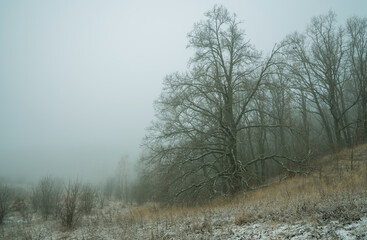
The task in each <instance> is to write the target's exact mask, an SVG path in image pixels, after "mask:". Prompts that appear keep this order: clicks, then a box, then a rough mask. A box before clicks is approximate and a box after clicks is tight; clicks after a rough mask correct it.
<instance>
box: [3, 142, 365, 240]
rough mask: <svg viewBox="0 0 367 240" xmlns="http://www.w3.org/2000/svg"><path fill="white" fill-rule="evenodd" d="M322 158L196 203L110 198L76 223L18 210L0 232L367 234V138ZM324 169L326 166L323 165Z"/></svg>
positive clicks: (47, 235) (21, 235)
mask: <svg viewBox="0 0 367 240" xmlns="http://www.w3.org/2000/svg"><path fill="white" fill-rule="evenodd" d="M351 153H352V152H351V149H347V150H344V151H342V152H340V153H338V154H336V155H330V156H326V157H324V158H322V159H321V160H319V161H318V166H317V167H318V168H317V169H315V171H313V173H312V174H311V175H308V176H296V177H293V178H289V179H287V180H284V181H282V182H279V183H273V184H271V185H270V186H268V187H264V188H261V189H258V190H256V191H250V192H245V193H242V194H239V195H238V196H236V197H235V198H232V199H216V200H214V201H212V202H211V203H210V204H206V205H200V206H191V207H178V206H170V207H162V206H159V205H158V204H156V203H147V204H145V205H143V206H139V207H137V206H131V205H127V204H124V203H122V202H118V201H106V204H105V206H104V207H103V208H94V209H93V210H92V212H91V213H90V214H89V215H84V216H83V217H82V218H81V219H80V220H79V222H78V223H77V224H76V225H75V226H74V227H73V228H72V229H67V228H65V227H63V225H62V224H61V223H60V221H59V220H58V219H57V218H56V217H53V218H49V219H48V220H47V221H46V220H44V218H42V216H41V215H40V214H39V213H35V212H32V210H30V208H27V210H26V212H22V213H19V212H16V211H13V212H12V213H11V214H10V215H9V216H7V217H6V218H5V219H4V224H3V225H2V226H0V239H367V145H362V146H359V147H358V148H356V149H354V150H353V159H354V161H353V170H351V161H350V160H351ZM320 169H321V170H320Z"/></svg>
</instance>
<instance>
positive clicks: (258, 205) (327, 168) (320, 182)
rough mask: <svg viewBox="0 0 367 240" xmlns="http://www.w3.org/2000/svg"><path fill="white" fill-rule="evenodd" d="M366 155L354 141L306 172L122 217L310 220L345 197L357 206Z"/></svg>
mask: <svg viewBox="0 0 367 240" xmlns="http://www.w3.org/2000/svg"><path fill="white" fill-rule="evenodd" d="M352 152H353V170H352V169H351V156H352ZM366 156H367V144H364V145H359V146H357V147H354V148H353V149H351V148H349V149H344V150H342V151H340V152H338V153H337V154H332V155H328V156H325V157H323V158H321V159H319V160H318V161H315V162H314V164H316V168H315V169H316V170H315V171H314V172H313V173H311V174H310V175H307V176H305V175H299V176H295V177H293V178H289V179H286V180H284V181H281V182H279V183H275V184H272V185H270V186H268V187H264V188H261V189H258V190H254V191H248V192H245V193H241V194H239V195H237V196H236V197H234V198H232V199H223V198H218V199H216V200H214V201H212V202H211V203H210V204H207V205H204V206H193V207H178V206H171V207H161V206H159V205H158V204H156V203H147V204H145V205H143V206H140V207H137V208H134V209H132V210H131V211H129V213H128V214H127V215H126V216H125V219H126V220H127V221H128V222H129V223H130V224H133V223H138V224H144V223H148V222H149V223H152V222H153V223H154V222H158V223H162V222H164V221H165V222H166V223H167V224H175V223H177V222H182V221H190V222H194V223H195V224H192V228H195V229H196V228H198V227H202V226H201V225H200V226H197V223H198V222H202V221H203V219H206V217H205V216H212V215H213V214H212V213H215V212H226V213H227V214H234V221H235V223H236V224H238V225H242V224H246V223H248V222H252V221H256V220H261V219H264V218H266V219H267V220H273V221H287V220H292V219H296V218H298V217H300V216H303V215H304V216H306V217H307V218H308V219H309V220H311V221H316V220H318V219H319V218H320V212H321V213H322V212H323V210H322V209H323V208H324V207H331V209H333V207H335V208H338V207H339V206H340V205H343V206H344V203H345V202H346V201H347V202H348V201H349V203H348V204H352V205H353V204H357V203H356V202H355V199H356V198H357V197H358V196H360V195H363V194H364V195H365V194H366V190H367V157H366ZM353 201H354V202H353ZM348 206H349V205H348ZM366 209H367V207H366ZM324 215H325V214H324ZM324 215H323V216H324ZM324 217H325V216H324ZM188 219H189V220H188ZM199 219H201V220H200V221H199ZM206 224H208V223H207V222H206ZM195 229H194V230H195Z"/></svg>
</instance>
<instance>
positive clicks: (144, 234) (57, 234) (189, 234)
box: [0, 202, 367, 240]
mask: <svg viewBox="0 0 367 240" xmlns="http://www.w3.org/2000/svg"><path fill="white" fill-rule="evenodd" d="M134 208H135V207H132V206H130V207H126V206H124V205H123V204H122V203H119V202H110V203H109V204H108V206H106V207H104V209H95V210H94V212H93V213H92V214H91V215H89V216H84V217H82V218H81V219H80V221H79V223H78V224H77V225H76V226H75V228H74V229H71V230H70V229H65V228H63V227H62V225H61V224H60V222H59V221H58V220H57V219H55V218H50V219H49V220H44V219H42V217H41V216H39V215H38V214H37V213H32V214H31V213H29V215H28V217H24V216H23V217H22V216H21V215H20V214H19V213H14V212H13V213H12V214H11V215H9V216H8V217H7V218H6V219H5V223H4V224H3V225H2V226H1V227H0V239H31V240H34V239H107V240H108V239H236V240H240V239H294V240H296V239H297V240H300V239H367V214H365V215H364V216H362V217H360V218H359V219H355V220H353V221H341V220H319V218H314V219H313V218H309V217H307V218H305V219H302V220H297V221H293V220H292V219H293V218H290V219H289V221H287V220H286V219H285V220H284V219H283V220H281V221H273V220H269V219H267V218H259V219H256V220H254V221H251V222H248V223H240V222H238V221H237V222H236V214H238V213H239V212H240V211H241V207H240V206H234V207H222V208H213V209H210V208H203V209H201V210H198V211H189V212H187V213H182V212H181V213H172V214H171V213H167V214H158V215H154V210H152V212H150V213H149V218H146V217H145V216H143V213H141V214H142V215H141V216H139V214H137V215H134V217H133V218H132V217H131V212H130V210H133V209H134Z"/></svg>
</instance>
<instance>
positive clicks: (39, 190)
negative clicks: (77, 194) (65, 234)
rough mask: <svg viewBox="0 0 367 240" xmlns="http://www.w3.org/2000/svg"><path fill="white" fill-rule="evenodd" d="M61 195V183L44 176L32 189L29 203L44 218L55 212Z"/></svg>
mask: <svg viewBox="0 0 367 240" xmlns="http://www.w3.org/2000/svg"><path fill="white" fill-rule="evenodd" d="M60 195H61V184H59V182H58V181H57V180H56V179H53V178H51V177H44V178H42V179H41V181H40V182H39V183H38V185H37V187H36V188H34V189H33V191H32V195H31V203H32V206H33V208H34V209H35V210H36V211H37V210H40V211H41V214H42V215H43V217H44V218H45V219H47V218H48V216H49V215H50V214H52V213H54V214H57V207H58V202H59V200H60Z"/></svg>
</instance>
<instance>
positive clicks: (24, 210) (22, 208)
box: [11, 197, 28, 218]
mask: <svg viewBox="0 0 367 240" xmlns="http://www.w3.org/2000/svg"><path fill="white" fill-rule="evenodd" d="M11 209H12V210H14V211H16V212H19V213H20V214H21V215H22V217H23V218H26V216H27V214H28V205H27V203H26V199H25V198H24V197H16V198H15V200H14V201H13V204H12V205H11Z"/></svg>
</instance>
